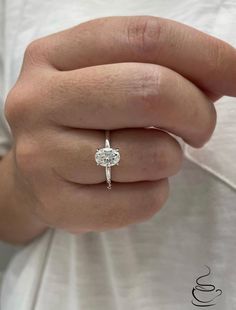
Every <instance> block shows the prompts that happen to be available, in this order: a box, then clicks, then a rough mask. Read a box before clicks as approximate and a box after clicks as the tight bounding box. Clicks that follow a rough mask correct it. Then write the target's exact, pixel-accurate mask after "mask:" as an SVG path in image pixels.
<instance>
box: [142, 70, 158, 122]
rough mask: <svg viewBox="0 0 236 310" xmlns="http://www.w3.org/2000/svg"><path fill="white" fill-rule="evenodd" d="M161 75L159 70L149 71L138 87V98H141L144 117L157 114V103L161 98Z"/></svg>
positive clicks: (143, 76)
mask: <svg viewBox="0 0 236 310" xmlns="http://www.w3.org/2000/svg"><path fill="white" fill-rule="evenodd" d="M160 91H161V74H160V72H159V70H157V69H156V68H155V69H153V68H152V69H149V70H147V72H145V73H144V74H143V75H142V77H141V79H140V84H139V87H138V96H139V97H140V99H141V100H140V104H141V112H142V114H144V115H149V116H150V113H151V114H152V113H155V111H156V110H157V102H158V100H159V98H160Z"/></svg>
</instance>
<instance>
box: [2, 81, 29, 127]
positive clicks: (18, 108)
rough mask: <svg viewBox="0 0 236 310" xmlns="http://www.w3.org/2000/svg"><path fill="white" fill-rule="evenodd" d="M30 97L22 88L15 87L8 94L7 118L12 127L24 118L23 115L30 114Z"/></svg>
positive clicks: (5, 110) (6, 104)
mask: <svg viewBox="0 0 236 310" xmlns="http://www.w3.org/2000/svg"><path fill="white" fill-rule="evenodd" d="M28 101H29V100H28V95H27V92H25V91H24V90H22V88H21V87H19V86H15V87H13V88H12V89H11V90H10V92H9V93H8V96H7V99H6V103H5V109H4V112H5V116H6V119H7V120H8V122H9V123H10V124H11V125H14V123H15V122H18V121H19V120H21V119H22V118H23V115H25V114H28V112H29V111H28V104H27V103H28Z"/></svg>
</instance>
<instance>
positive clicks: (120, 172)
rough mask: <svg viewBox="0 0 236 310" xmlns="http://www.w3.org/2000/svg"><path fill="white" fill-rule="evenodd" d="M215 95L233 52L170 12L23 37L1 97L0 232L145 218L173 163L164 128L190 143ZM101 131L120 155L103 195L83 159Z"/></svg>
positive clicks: (230, 82) (197, 143)
mask: <svg viewBox="0 0 236 310" xmlns="http://www.w3.org/2000/svg"><path fill="white" fill-rule="evenodd" d="M223 95H229V96H236V51H235V49H234V48H233V47H232V46H230V45H229V44H227V43H225V42H223V41H221V40H218V39H216V38H213V37H211V36H209V35H206V34H204V33H202V32H200V31H197V30H195V29H193V28H191V27H188V26H185V25H182V24H180V23H177V22H174V21H171V20H167V19H163V18H158V17H152V16H132V17H131V16H126V17H107V18H100V19H96V20H92V21H89V22H86V23H82V24H80V25H78V26H76V27H73V28H71V29H68V30H65V31H62V32H59V33H56V34H53V35H49V36H47V37H44V38H41V39H38V40H36V41H34V42H32V43H31V44H30V45H29V46H28V48H27V49H26V52H25V55H24V61H23V66H22V69H21V72H20V75H19V78H18V80H17V82H16V84H15V85H14V87H13V88H12V89H11V91H10V92H9V95H8V97H7V100H6V105H5V115H6V118H7V120H8V122H9V125H10V127H11V130H12V134H13V141H14V143H13V146H12V149H11V150H10V152H9V153H8V154H7V155H6V156H5V157H4V158H3V159H2V161H1V162H0V173H1V178H0V206H1V207H0V238H1V239H2V240H5V241H8V242H11V243H27V242H29V241H31V240H32V239H34V238H35V237H36V236H38V235H40V234H41V233H43V232H44V231H45V230H46V229H47V228H48V227H54V228H60V229H65V230H66V231H68V232H71V233H75V234H79V233H83V232H88V231H105V230H109V229H115V228H119V227H124V226H127V225H129V224H133V223H139V222H143V221H145V220H147V219H149V218H151V217H152V216H153V215H155V214H156V213H157V211H158V210H159V209H160V208H161V207H162V206H163V205H164V203H165V201H166V199H167V198H168V195H169V185H168V178H169V177H171V176H172V175H175V174H176V173H177V172H178V171H179V170H180V169H181V163H182V157H183V154H182V150H181V147H180V145H179V143H178V142H177V140H176V139H175V138H174V136H173V135H176V136H178V137H180V138H182V139H183V140H184V141H185V142H186V143H188V144H190V145H191V146H193V147H202V146H203V145H204V144H205V143H206V142H207V141H208V140H209V139H210V137H211V135H212V133H213V131H214V128H215V125H216V111H215V107H214V102H215V101H216V100H218V99H219V98H220V97H221V96H223ZM105 129H110V130H111V145H112V147H115V148H119V149H120V154H121V161H120V164H119V166H114V167H113V168H112V189H111V190H110V191H109V190H107V188H106V183H105V173H104V167H101V166H97V165H96V162H95V160H94V155H95V151H96V149H97V148H101V147H103V146H104V130H105ZM2 176H3V177H2ZM3 180H4V181H3Z"/></svg>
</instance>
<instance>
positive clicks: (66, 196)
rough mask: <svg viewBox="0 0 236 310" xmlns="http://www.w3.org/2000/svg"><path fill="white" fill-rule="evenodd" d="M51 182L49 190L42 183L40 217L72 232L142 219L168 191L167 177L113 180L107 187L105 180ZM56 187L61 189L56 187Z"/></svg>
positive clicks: (162, 203)
mask: <svg viewBox="0 0 236 310" xmlns="http://www.w3.org/2000/svg"><path fill="white" fill-rule="evenodd" d="M54 185H55V186H54V188H50V191H48V189H47V188H46V186H45V193H44V194H45V195H44V197H46V196H47V198H46V199H47V202H48V204H47V206H48V207H45V208H44V210H43V212H44V215H42V214H41V215H40V217H41V218H43V217H45V221H46V223H49V225H52V226H54V227H55V226H56V227H58V228H62V229H66V230H68V231H70V232H74V233H80V232H82V231H83V232H86V231H103V230H107V229H114V228H120V227H124V226H127V225H129V224H134V223H138V222H143V221H145V220H147V219H149V218H150V217H152V216H153V215H154V214H156V212H157V211H158V210H159V209H160V208H161V207H162V206H163V205H164V203H165V201H166V200H167V197H168V192H169V184H168V180H167V179H163V180H160V181H147V182H136V183H115V182H114V184H113V186H112V189H111V190H108V189H107V188H106V184H105V183H104V184H103V183H101V184H95V185H78V184H73V183H65V182H62V183H55V184H54ZM59 188H63V190H62V191H59V190H58V189H59ZM61 192H62V193H63V196H61V195H60V193H61ZM55 197H57V199H55Z"/></svg>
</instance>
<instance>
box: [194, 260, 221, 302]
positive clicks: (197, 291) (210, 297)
mask: <svg viewBox="0 0 236 310" xmlns="http://www.w3.org/2000/svg"><path fill="white" fill-rule="evenodd" d="M205 267H206V268H207V269H208V272H207V273H206V274H204V275H202V276H200V277H199V278H197V280H196V283H197V285H196V286H195V287H194V288H193V289H192V295H193V300H192V304H193V305H194V306H196V307H212V306H215V305H216V304H215V303H214V300H215V299H216V298H217V297H219V296H220V295H221V294H222V290H221V289H216V287H215V285H212V284H206V283H202V279H203V278H206V277H208V276H209V275H210V274H211V269H210V267H208V266H205ZM204 281H206V280H204Z"/></svg>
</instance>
